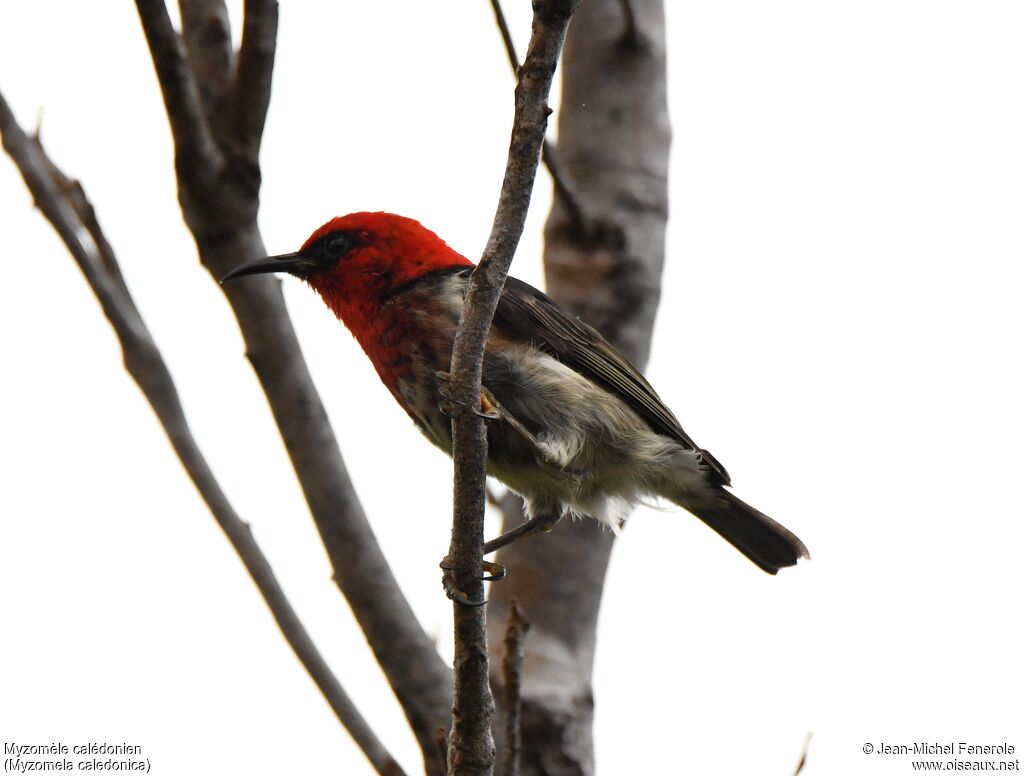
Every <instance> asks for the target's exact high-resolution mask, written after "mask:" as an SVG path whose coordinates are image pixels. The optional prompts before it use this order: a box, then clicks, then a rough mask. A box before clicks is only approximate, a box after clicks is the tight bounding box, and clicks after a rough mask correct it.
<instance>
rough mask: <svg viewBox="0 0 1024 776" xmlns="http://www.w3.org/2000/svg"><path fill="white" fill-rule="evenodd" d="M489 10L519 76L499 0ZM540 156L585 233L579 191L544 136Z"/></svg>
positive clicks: (550, 143)
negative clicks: (492, 13) (492, 12)
mask: <svg viewBox="0 0 1024 776" xmlns="http://www.w3.org/2000/svg"><path fill="white" fill-rule="evenodd" d="M491 10H492V11H494V21H495V22H496V23H497V25H498V30H499V31H500V32H501V40H502V42H504V44H505V54H506V55H507V56H508V63H509V65H511V66H512V74H513V75H514V76H515V77H516V78H519V57H518V55H517V54H516V46H515V43H514V42H513V41H512V33H511V31H510V30H509V28H508V21H507V20H506V19H505V12H504V11H502V10H501V0H491ZM540 158H541V161H542V162H544V166H545V167H547V169H548V173H549V174H550V175H551V181H552V183H554V186H555V193H556V194H557V195H558V196H559V197H560V198H561V199H562V202H563V203H564V204H565V207H566V209H567V210H568V212H569V215H570V217H571V218H572V220H573V223H574V225H575V226H576V228H577V229H579V231H580V233H581V234H587V233H588V230H589V225H590V220H589V219H588V217H587V212H586V209H585V208H584V206H583V200H582V199H581V197H580V192H579V190H578V189H577V188H576V184H575V183H573V180H572V178H571V177H570V176H569V173H568V172H567V171H566V169H565V166H564V165H563V164H562V162H561V160H560V159H559V158H558V149H557V148H556V147H555V144H554V143H552V142H551V141H550V140H548V139H547V138H546V137H545V138H544V145H543V147H542V148H541V155H540Z"/></svg>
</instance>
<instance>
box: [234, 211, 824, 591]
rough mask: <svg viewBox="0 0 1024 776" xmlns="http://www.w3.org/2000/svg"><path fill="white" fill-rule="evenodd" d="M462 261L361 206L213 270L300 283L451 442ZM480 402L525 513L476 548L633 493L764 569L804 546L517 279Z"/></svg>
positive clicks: (607, 353) (504, 475)
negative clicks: (681, 513) (678, 510)
mask: <svg viewBox="0 0 1024 776" xmlns="http://www.w3.org/2000/svg"><path fill="white" fill-rule="evenodd" d="M474 267H475V265H474V264H473V262H472V261H470V260H469V259H467V258H466V257H465V256H463V255H461V254H460V253H458V252H457V251H455V250H454V249H453V248H451V247H449V245H448V244H447V243H446V242H445V241H444V240H442V239H441V238H440V237H439V236H438V235H437V234H436V233H434V232H432V231H431V230H429V229H428V228H426V227H425V226H423V225H422V224H420V222H419V221H416V220H414V219H412V218H407V217H404V216H399V215H395V214H393V213H386V212H357V213H350V214H348V215H345V216H339V217H336V218H332V219H331V220H329V221H328V222H327V223H325V224H323V225H322V226H321V227H319V228H318V229H316V230H315V231H314V232H313V233H312V234H311V235H310V237H309V238H308V239H307V240H306V241H305V243H303V245H302V247H301V248H300V249H299V250H298V251H295V252H294V253H285V254H281V255H277V256H268V257H265V258H260V259H256V260H254V261H250V262H248V263H245V264H243V265H241V266H239V267H237V268H235V269H233V270H231V271H230V272H228V273H227V274H225V275H224V276H223V278H222V279H221V282H222V283H225V282H228V281H231V280H235V279H237V278H241V277H244V276H250V275H257V274H264V273H287V274H288V275H292V276H294V277H296V278H299V279H300V280H303V281H305V283H306V284H308V285H309V286H310V287H311V288H312V289H313V290H314V291H316V292H317V294H319V296H320V298H321V299H322V300H323V302H324V303H325V304H326V306H327V307H328V308H329V309H330V310H331V311H332V312H333V313H334V315H335V316H337V318H338V319H339V320H340V321H341V322H342V323H343V324H344V325H345V326H346V327H347V328H348V330H349V331H350V332H351V333H352V335H353V336H354V337H355V339H356V340H357V341H358V343H359V344H360V346H361V347H362V349H363V351H364V352H365V354H366V355H367V357H368V358H369V359H370V361H371V362H372V364H373V366H374V368H375V369H376V371H377V374H378V376H379V377H380V379H381V382H382V383H383V384H384V386H385V387H387V389H388V390H389V391H390V392H391V394H392V396H393V397H394V398H395V400H396V401H397V402H398V404H399V405H401V407H402V409H404V410H405V412H406V413H407V414H408V415H409V417H410V418H411V419H412V421H413V422H414V424H415V425H416V426H417V427H419V429H420V430H421V431H422V432H423V434H424V435H425V436H426V437H427V439H428V440H429V441H430V442H432V443H433V444H434V445H436V446H437V447H439V448H440V449H441V450H443V451H444V452H446V453H448V454H449V455H451V452H452V433H451V422H450V409H451V407H450V404H448V398H447V393H446V390H447V387H448V383H449V381H450V375H449V374H448V372H447V371H446V370H447V369H448V368H449V365H450V359H451V352H452V346H453V343H454V338H455V331H456V328H457V327H458V323H459V316H460V313H461V311H462V306H463V303H464V300H465V294H466V289H467V286H468V283H469V276H470V273H471V272H472V271H473V269H474ZM474 411H476V409H475V408H474ZM479 411H480V412H481V413H482V414H483V415H484V416H485V417H487V418H488V421H489V422H488V424H487V436H488V459H487V469H488V474H490V475H491V476H493V477H495V478H496V479H498V480H499V481H501V482H502V483H504V484H505V485H506V486H507V487H509V488H510V489H511V490H513V491H514V492H516V493H518V494H519V495H520V496H522V498H523V500H524V503H525V509H526V516H527V518H528V519H527V521H526V522H525V523H524V524H522V525H521V526H519V527H517V528H516V529H513V530H512V531H509V532H507V533H505V534H502V535H501V536H499V537H497V538H496V539H494V540H492V541H490V542H487V543H486V544H485V547H484V551H485V554H486V553H489V552H493V551H494V550H496V549H497V548H498V547H501V546H504V545H505V544H507V543H508V542H510V541H512V540H515V539H518V538H520V537H521V536H523V535H526V534H528V533H532V532H535V531H539V530H547V529H550V528H551V527H552V526H553V525H554V523H555V522H557V521H558V520H559V519H561V518H563V517H566V516H571V517H584V516H586V517H591V518H595V519H597V520H598V521H600V522H601V523H604V524H605V525H607V526H609V527H610V528H611V529H612V530H614V531H616V532H618V531H619V530H620V529H621V528H622V526H623V525H624V523H625V520H626V517H627V516H628V514H629V513H630V511H631V510H632V508H633V507H634V506H635V505H636V504H638V503H642V502H646V501H648V500H652V499H659V498H660V499H665V500H667V501H670V502H672V503H674V504H676V505H678V506H680V507H682V508H683V509H685V510H687V511H689V512H690V513H692V514H693V515H695V516H696V517H698V518H699V519H700V520H702V521H703V522H704V523H705V524H707V525H708V526H709V527H710V528H712V529H713V530H714V531H715V532H717V533H718V534H719V535H720V536H722V537H723V538H724V539H725V540H726V541H727V542H729V543H730V544H731V545H732V546H733V547H735V548H736V549H737V550H739V551H740V552H741V553H742V554H743V555H745V556H746V557H747V558H749V559H750V560H751V561H752V562H753V563H754V564H755V565H756V566H758V567H759V568H760V569H762V570H764V571H766V572H767V573H769V574H775V573H777V572H778V571H779V570H780V569H782V568H786V567H789V566H794V565H796V563H797V562H798V560H800V559H801V558H809V557H810V554H809V553H808V551H807V548H806V547H805V546H804V543H803V542H802V541H800V539H799V538H797V536H796V535H795V534H794V533H792V532H791V531H789V530H788V529H787V528H785V527H784V526H782V525H781V524H779V523H777V522H776V521H774V520H772V519H771V518H770V517H768V516H767V515H765V514H763V513H762V512H759V511H758V510H757V509H755V508H754V507H752V506H750V505H749V504H747V503H746V502H744V501H742V500H741V499H739V498H738V497H737V496H735V495H734V494H733V493H732V492H731V490H729V487H730V486H731V479H730V477H729V473H728V472H727V471H726V469H725V467H724V466H722V464H721V463H719V462H718V460H717V459H716V458H715V457H714V456H713V455H712V454H711V453H709V452H708V451H707V450H705V449H703V448H701V447H699V446H698V445H697V444H696V443H695V442H694V441H693V439H691V438H690V436H689V435H688V434H687V433H686V432H685V431H684V430H683V427H682V426H681V425H680V423H679V421H678V420H677V419H676V416H675V415H674V414H673V413H672V411H671V410H670V409H669V408H668V407H667V406H666V405H665V403H664V402H663V401H662V400H661V398H660V397H659V396H658V394H657V392H656V391H655V390H654V388H653V387H652V386H651V384H650V383H649V382H648V381H647V380H646V379H645V378H644V376H643V375H642V374H641V373H640V371H639V370H638V369H637V368H636V367H634V366H633V365H632V364H631V363H630V362H629V361H628V360H627V359H626V357H625V356H623V355H622V354H621V353H620V352H619V351H618V350H616V349H615V347H613V346H612V345H611V344H610V343H609V342H608V341H607V340H606V339H605V338H604V337H602V336H601V334H600V333H598V331H597V330H596V329H594V328H593V327H591V326H589V325H588V324H586V323H584V322H583V321H582V320H580V319H579V318H578V317H576V316H574V315H572V314H571V313H569V312H567V311H566V310H565V309H563V308H562V307H561V306H560V305H558V304H557V303H556V302H555V301H553V300H552V299H551V298H549V297H548V296H547V295H546V294H544V293H543V292H541V291H539V290H537V289H536V288H533V287H532V286H530V285H529V284H527V283H524V282H523V281H521V280H517V279H515V278H513V277H509V278H507V280H506V282H505V286H504V289H503V291H502V293H501V297H500V299H499V301H498V305H497V309H496V312H495V315H494V319H493V322H492V325H491V329H490V332H489V335H488V339H487V342H486V346H485V352H484V360H483V372H482V380H481V407H480V410H479ZM491 565H492V566H493V565H495V564H491Z"/></svg>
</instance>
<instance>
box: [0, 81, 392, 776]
mask: <svg viewBox="0 0 1024 776" xmlns="http://www.w3.org/2000/svg"><path fill="white" fill-rule="evenodd" d="M0 134H2V136H3V145H4V148H5V150H6V151H7V153H8V154H9V155H10V156H11V158H12V159H13V160H14V163H15V164H16V165H17V167H18V169H19V171H20V172H21V174H22V177H23V178H24V179H25V185H26V186H27V187H28V189H29V191H30V192H31V193H32V196H33V197H34V198H35V202H36V206H37V207H38V208H39V210H40V211H41V212H42V213H43V215H44V216H45V218H46V219H47V220H48V221H49V222H50V224H52V225H53V227H54V229H55V230H56V231H57V233H58V235H60V238H61V239H62V240H63V242H64V244H65V245H66V246H67V249H68V251H69V252H70V253H71V255H72V257H73V258H74V260H75V262H76V263H77V264H78V267H79V269H81V271H82V274H83V275H85V278H86V280H87V282H88V283H89V286H90V288H91V289H92V291H93V293H94V294H95V296H96V298H97V300H98V301H99V302H100V305H101V307H102V309H103V313H104V315H106V317H107V319H108V320H109V321H110V324H111V326H112V327H113V329H114V331H115V333H116V334H117V337H118V341H119V342H120V345H121V350H122V353H123V356H124V364H125V368H126V369H127V371H128V373H129V374H130V375H131V376H132V378H133V379H134V380H135V382H136V383H137V384H138V386H139V388H140V389H141V390H142V393H143V394H144V395H145V397H146V399H147V401H148V402H149V404H150V406H151V407H152V408H153V412H154V413H155V414H156V416H157V420H158V421H159V422H160V425H161V426H162V427H163V430H164V432H165V433H166V434H167V437H168V439H169V440H170V442H171V445H172V446H173V448H174V451H175V453H176V454H177V456H178V459H179V460H180V461H181V463H182V465H183V466H184V468H185V470H186V472H188V475H189V477H190V478H191V479H192V482H193V484H194V485H195V487H196V490H198V491H199V494H200V496H201V497H202V498H203V500H204V501H205V502H206V504H207V506H208V507H209V509H210V511H211V513H212V514H213V516H214V519H216V521H217V523H218V525H220V527H221V529H222V530H223V531H224V534H225V535H226V536H227V538H228V540H229V541H230V542H231V545H232V546H233V547H234V549H235V552H236V553H238V556H239V558H240V559H241V561H242V563H243V565H244V566H245V568H246V570H247V571H248V572H249V575H250V576H251V577H252V579H253V581H254V582H255V583H256V586H257V588H258V589H259V591H260V593H261V595H262V596H263V598H264V600H265V601H266V602H267V606H268V607H269V608H270V612H271V614H272V615H273V617H274V620H275V621H276V622H277V625H278V627H279V628H280V629H281V633H282V634H283V635H284V637H285V639H286V640H287V641H288V644H289V645H290V646H291V648H292V650H294V652H295V654H296V656H297V657H298V658H299V660H300V661H301V662H302V664H303V666H304V667H305V668H306V671H308V672H309V675H310V676H311V677H312V679H313V681H314V682H316V684H317V686H318V687H319V688H320V691H321V692H322V693H323V695H324V697H325V698H326V699H327V702H328V703H329V704H330V706H331V708H332V709H333V710H334V713H335V714H336V715H337V717H338V719H339V720H340V721H341V723H342V725H344V726H345V729H346V730H348V731H349V733H350V734H351V735H352V738H353V739H354V740H355V741H356V743H357V744H358V745H359V747H360V748H361V749H362V750H363V752H364V753H365V754H366V756H367V758H368V759H369V760H370V762H371V763H372V764H373V766H374V768H375V769H376V770H377V772H378V773H380V774H382V775H386V776H400V774H402V773H403V771H402V769H401V768H400V767H399V765H398V763H397V762H395V760H394V758H392V757H391V755H390V754H389V753H388V752H387V750H386V749H385V748H384V745H383V744H382V743H381V742H380V740H379V739H378V738H377V737H376V735H375V734H374V732H373V730H372V729H371V728H370V727H369V725H368V724H367V722H366V720H365V719H364V718H363V716H362V715H361V714H360V713H359V710H358V709H357V708H356V707H355V705H354V704H353V703H352V701H351V699H350V698H349V697H348V695H347V694H346V692H345V690H344V688H342V686H341V684H340V683H339V682H338V679H337V678H336V677H335V676H334V674H333V673H332V672H331V669H330V667H329V666H328V665H327V663H326V661H325V660H324V658H323V656H322V655H321V654H320V652H319V650H318V649H317V647H316V645H315V644H314V643H313V640H312V638H311V637H310V635H309V632H308V631H307V630H306V628H305V626H304V625H303V624H302V621H301V620H300V619H299V617H298V615H297V614H296V612H295V610H294V609H293V608H292V606H291V603H290V602H289V601H288V598H287V597H286V596H285V593H284V591H283V590H282V588H281V586H280V583H279V582H278V581H277V578H276V577H275V575H274V571H273V569H272V568H271V566H270V563H269V561H268V560H267V558H266V556H265V555H264V554H263V551H262V550H261V549H260V547H259V545H258V544H257V543H256V540H255V538H254V537H253V535H252V530H251V529H250V528H249V525H248V524H247V523H245V522H244V521H243V520H242V519H241V518H240V517H239V516H238V514H237V513H236V512H235V510H234V508H233V507H232V506H231V504H230V502H229V501H228V498H227V496H226V495H225V493H224V491H223V490H222V489H221V487H220V484H219V483H218V482H217V480H216V478H215V477H214V475H213V472H212V471H211V469H210V467H209V465H208V463H207V461H206V458H205V457H204V456H203V453H202V451H201V450H200V449H199V446H198V444H197V442H196V440H195V438H194V437H193V435H192V431H191V429H190V428H189V425H188V422H187V420H186V419H185V413H184V410H183V408H182V406H181V401H180V398H179V396H178V392H177V389H176V388H175V386H174V381H173V379H172V378H171V374H170V372H169V370H168V369H167V365H166V363H165V362H164V360H163V357H162V356H161V354H160V351H159V349H158V348H157V345H156V343H155V341H154V340H153V338H152V335H151V334H150V332H149V330H148V328H147V327H146V324H145V322H144V321H143V320H142V316H141V315H140V313H139V311H138V308H137V307H136V305H135V301H134V300H133V299H132V297H131V295H130V294H129V293H128V289H127V287H126V286H125V284H124V281H123V279H122V276H121V272H120V268H119V266H118V263H117V259H116V257H115V256H114V253H113V250H112V249H111V247H110V244H109V242H108V241H107V239H106V237H105V236H104V234H103V232H102V230H101V229H100V227H99V223H98V221H97V219H96V217H95V213H94V210H93V207H92V205H91V204H90V203H89V201H88V199H87V198H86V197H85V192H84V191H83V190H82V188H81V186H80V185H78V184H77V182H72V181H70V180H69V179H68V178H67V177H66V176H65V175H64V174H63V173H62V172H61V171H60V170H59V169H58V168H57V167H56V165H54V164H53V162H52V161H51V160H50V159H49V157H48V156H47V155H46V152H45V151H44V150H43V147H42V145H41V144H40V143H39V142H38V140H37V139H33V138H30V137H29V136H28V135H27V134H26V133H25V132H24V131H23V130H22V129H21V127H20V126H19V125H18V124H17V122H16V120H15V118H14V115H13V114H12V113H11V111H10V109H9V107H8V105H7V103H6V101H5V100H4V99H3V96H2V95H0Z"/></svg>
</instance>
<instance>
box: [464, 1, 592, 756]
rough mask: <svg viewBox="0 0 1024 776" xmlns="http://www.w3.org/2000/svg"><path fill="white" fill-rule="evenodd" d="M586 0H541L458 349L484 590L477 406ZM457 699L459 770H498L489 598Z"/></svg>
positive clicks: (469, 509) (478, 611)
mask: <svg viewBox="0 0 1024 776" xmlns="http://www.w3.org/2000/svg"><path fill="white" fill-rule="evenodd" d="M578 5H579V0H546V1H545V0H535V2H534V14H533V32H532V35H531V39H530V45H529V48H528V50H527V53H526V60H525V61H524V62H523V65H522V67H521V68H520V69H519V83H518V84H517V85H516V95H515V98H516V99H515V118H514V120H513V125H512V140H511V143H510V145H509V152H508V163H507V165H506V168H505V178H504V181H503V182H502V187H501V194H500V196H499V198H498V207H497V211H496V213H495V216H494V224H493V225H492V227H491V234H490V237H489V239H488V241H487V247H486V248H485V249H484V254H483V257H482V258H481V259H480V264H479V265H478V266H477V268H476V269H475V270H474V271H473V274H472V275H471V276H470V279H469V285H468V288H467V291H466V303H465V306H464V307H463V310H462V316H461V319H460V321H459V328H458V330H457V332H456V335H455V345H454V348H453V349H452V364H451V370H450V371H451V374H452V399H453V405H454V411H453V413H452V440H453V441H452V445H453V458H454V464H455V486H454V502H455V503H454V514H453V518H452V541H451V547H450V558H451V560H452V566H453V572H454V576H455V580H456V583H457V585H458V587H459V589H460V590H461V591H462V592H463V593H465V594H466V595H467V596H468V597H469V598H470V599H474V600H482V599H483V594H484V591H483V583H482V582H481V581H480V578H481V576H482V568H481V561H482V553H483V545H484V536H483V531H484V502H485V498H486V476H487V475H486V471H485V466H486V460H487V437H486V428H485V425H484V421H483V419H482V418H481V417H479V413H474V412H473V411H472V410H471V408H473V407H476V406H478V405H479V402H480V378H481V371H482V364H483V355H484V343H485V342H486V340H487V333H488V331H489V329H490V325H491V319H492V318H493V317H494V311H495V308H496V307H497V304H498V298H499V296H500V295H501V291H502V288H503V287H504V285H505V278H506V276H507V275H508V270H509V265H510V264H511V263H512V256H513V254H514V253H515V248H516V245H517V244H518V243H519V238H520V237H521V236H522V233H523V226H524V224H525V223H526V214H527V211H528V209H529V205H530V195H531V193H532V191H533V183H534V180H535V178H536V175H537V166H538V164H539V162H540V152H541V146H542V145H543V143H544V132H545V129H546V128H547V117H548V114H549V113H550V110H549V109H548V106H547V99H548V94H549V93H550V90H551V80H552V77H553V76H554V71H555V66H556V64H557V63H558V57H559V54H560V52H561V50H562V42H563V41H564V39H565V30H566V27H567V26H568V24H569V19H570V18H571V16H572V14H573V12H574V11H575V10H576V7H577V6H578ZM454 609H455V612H454V617H455V660H454V667H455V701H454V706H453V708H452V719H453V724H452V733H451V745H450V747H449V750H448V772H449V774H456V773H457V774H460V776H477V775H478V774H479V776H490V774H491V773H492V772H493V769H494V743H493V739H492V737H491V714H492V712H493V709H494V701H493V699H492V697H491V693H490V687H489V685H488V677H487V633H486V618H485V609H484V607H482V606H478V607H473V606H465V605H463V604H460V603H455V605H454Z"/></svg>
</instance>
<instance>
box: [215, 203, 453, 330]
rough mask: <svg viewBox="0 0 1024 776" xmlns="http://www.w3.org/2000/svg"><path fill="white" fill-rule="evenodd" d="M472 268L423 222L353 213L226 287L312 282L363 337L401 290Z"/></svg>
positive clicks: (247, 268)
mask: <svg viewBox="0 0 1024 776" xmlns="http://www.w3.org/2000/svg"><path fill="white" fill-rule="evenodd" d="M471 265H472V262H471V261H470V260H469V259H467V258H466V257H465V256H462V255H461V254H459V253H456V252H455V251H454V250H452V249H451V248H449V247H448V245H447V243H445V241H444V240H442V239H441V238H440V237H438V236H437V235H436V234H434V233H433V232H432V231H430V230H429V229H427V228H426V227H424V226H423V225H422V224H420V222H419V221H414V220H413V219H411V218H405V217H403V216H396V215H394V214H392V213H349V214H348V215H347V216H339V217H338V218H332V219H331V220H330V221H328V222H327V223H326V224H324V225H323V226H321V227H320V228H319V229H317V230H316V231H315V232H313V234H311V235H310V236H309V239H308V240H306V242H305V243H304V244H303V246H302V247H301V248H300V249H299V250H298V251H297V252H296V253H288V254H284V255H281V256H271V257H268V258H266V259H258V260H257V261H254V262H250V263H249V264H245V265H243V266H241V267H238V268H237V269H234V270H232V271H231V272H229V273H228V274H227V275H225V276H224V277H223V278H222V279H221V282H222V283H223V282H224V281H226V280H231V279H232V278H236V277H240V276H242V275H255V274H259V273H264V272H287V273H289V274H291V275H295V276H296V277H299V278H301V279H303V280H305V281H306V282H307V283H309V285H311V286H312V287H313V288H314V289H315V290H316V291H317V293H319V294H320V296H321V297H322V298H323V300H324V302H325V303H326V304H327V306H328V307H330V308H331V309H332V310H333V311H334V313H335V314H336V315H337V316H338V317H339V318H341V319H342V321H344V322H345V325H346V326H348V327H349V328H350V329H352V331H353V332H356V333H358V330H361V329H363V328H364V327H365V326H366V325H368V324H369V322H370V320H372V318H373V316H374V315H375V314H376V312H377V310H378V309H379V308H380V305H381V304H382V303H383V302H384V301H385V300H386V299H387V298H388V297H389V296H390V295H391V293H392V292H393V291H394V290H395V289H396V288H398V287H399V286H402V285H404V284H405V283H408V282H409V281H412V280H415V279H416V278H418V277H421V276H422V275H425V274H427V273H428V272H433V271H434V270H439V269H445V268H447V267H453V266H471Z"/></svg>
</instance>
